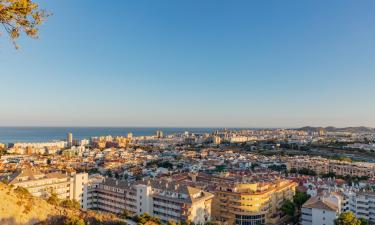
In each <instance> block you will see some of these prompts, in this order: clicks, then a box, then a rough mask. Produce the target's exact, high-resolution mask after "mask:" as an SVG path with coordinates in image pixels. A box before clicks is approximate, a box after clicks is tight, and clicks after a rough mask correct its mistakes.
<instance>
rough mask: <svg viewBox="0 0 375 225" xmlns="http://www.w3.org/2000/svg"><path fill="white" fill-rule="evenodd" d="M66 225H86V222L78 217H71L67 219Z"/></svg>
mask: <svg viewBox="0 0 375 225" xmlns="http://www.w3.org/2000/svg"><path fill="white" fill-rule="evenodd" d="M64 225H85V221H84V220H83V219H80V218H78V217H76V216H70V217H67V218H66V219H65V221H64Z"/></svg>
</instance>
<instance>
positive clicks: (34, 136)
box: [0, 127, 220, 144]
mask: <svg viewBox="0 0 375 225" xmlns="http://www.w3.org/2000/svg"><path fill="white" fill-rule="evenodd" d="M156 130H161V131H163V133H164V134H165V135H169V134H176V133H183V132H185V131H188V132H191V133H212V132H214V131H215V130H220V128H184V127H178V128H172V127H164V128H163V127H0V143H4V144H9V143H14V142H45V141H54V140H65V139H66V136H67V133H69V132H71V133H73V138H74V139H77V140H81V139H90V138H91V137H97V136H106V135H112V136H126V135H127V134H128V133H129V132H132V133H133V136H149V135H154V134H155V131H156Z"/></svg>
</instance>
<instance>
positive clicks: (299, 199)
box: [293, 191, 310, 208]
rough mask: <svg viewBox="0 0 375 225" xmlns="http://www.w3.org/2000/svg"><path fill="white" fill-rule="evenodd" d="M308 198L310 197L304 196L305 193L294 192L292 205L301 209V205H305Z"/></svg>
mask: <svg viewBox="0 0 375 225" xmlns="http://www.w3.org/2000/svg"><path fill="white" fill-rule="evenodd" d="M309 198H310V195H308V194H306V193H305V192H299V191H297V192H296V195H294V196H293V203H294V204H295V205H296V206H297V207H298V208H301V207H302V205H303V203H305V202H306V201H307V200H308V199H309Z"/></svg>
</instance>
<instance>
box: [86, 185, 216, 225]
mask: <svg viewBox="0 0 375 225" xmlns="http://www.w3.org/2000/svg"><path fill="white" fill-rule="evenodd" d="M88 196H89V198H88V207H89V208H91V209H97V210H102V211H108V212H112V213H122V212H123V211H124V210H127V211H128V212H129V213H131V214H137V215H140V214H143V213H148V214H150V215H153V216H157V217H159V218H160V219H161V220H162V221H163V222H167V221H170V220H173V221H176V222H178V221H192V222H194V223H196V224H202V223H205V222H207V221H209V220H210V219H211V201H212V199H213V197H214V196H213V195H212V194H210V193H208V192H205V191H203V190H201V189H198V188H194V187H191V186H186V185H180V184H177V183H174V182H171V181H166V180H150V181H142V182H137V183H132V184H130V183H128V182H125V181H119V180H115V179H105V180H103V181H100V182H97V183H95V182H94V183H93V184H92V185H90V188H89V194H88Z"/></svg>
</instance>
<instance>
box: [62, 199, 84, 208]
mask: <svg viewBox="0 0 375 225" xmlns="http://www.w3.org/2000/svg"><path fill="white" fill-rule="evenodd" d="M60 206H62V207H64V208H68V209H77V210H78V209H80V208H81V205H80V204H79V202H78V201H77V200H70V199H65V200H63V201H62V202H61V203H60Z"/></svg>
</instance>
